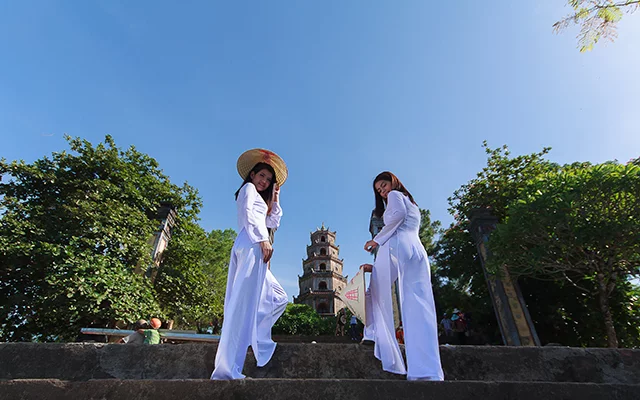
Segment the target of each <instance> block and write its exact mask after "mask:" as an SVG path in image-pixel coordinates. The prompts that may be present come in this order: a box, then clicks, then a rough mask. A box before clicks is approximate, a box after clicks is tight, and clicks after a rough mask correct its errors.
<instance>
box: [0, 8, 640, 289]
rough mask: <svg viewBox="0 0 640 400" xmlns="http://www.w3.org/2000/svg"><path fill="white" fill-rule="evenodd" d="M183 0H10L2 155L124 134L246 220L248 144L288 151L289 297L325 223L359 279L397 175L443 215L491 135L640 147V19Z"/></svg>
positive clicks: (599, 156)
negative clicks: (607, 21) (597, 40)
mask: <svg viewBox="0 0 640 400" xmlns="http://www.w3.org/2000/svg"><path fill="white" fill-rule="evenodd" d="M184 3H185V4H180V5H178V3H176V2H168V1H153V2H151V1H136V2H125V1H115V0H111V1H91V2H80V1H53V0H48V1H44V0H42V1H35V0H34V1H22V2H18V1H5V2H2V3H0V57H1V59H2V62H1V63H0V139H1V142H0V143H2V144H1V147H0V149H1V151H0V156H2V157H5V158H7V159H9V160H12V159H24V160H26V161H33V160H35V159H37V158H40V157H42V156H44V155H49V154H50V153H52V152H54V151H60V150H64V149H67V145H66V143H65V141H64V139H63V135H64V133H68V134H70V135H72V136H80V137H83V138H86V139H88V140H90V141H92V142H94V143H97V142H99V141H101V140H103V138H104V136H105V135H106V134H110V135H112V136H113V137H114V138H115V140H116V143H117V144H118V145H119V146H121V147H128V146H129V145H135V146H136V148H138V149H139V150H140V151H143V152H145V153H148V154H150V155H151V156H153V157H155V158H156V159H157V160H158V161H159V162H160V165H161V167H162V168H163V169H164V172H165V173H166V174H167V175H169V176H170V177H171V179H172V180H173V181H174V182H175V183H177V184H181V183H182V182H184V181H188V182H189V183H190V184H191V185H193V186H195V187H196V188H198V189H199V191H200V194H201V196H202V198H203V201H204V209H203V211H202V213H201V218H202V221H201V224H202V225H203V227H205V228H206V229H207V230H211V229H225V228H234V229H235V228H236V216H235V204H234V201H233V193H234V192H235V190H236V189H237V188H238V185H239V184H240V178H239V177H238V176H237V172H236V169H235V162H236V159H237V157H238V155H240V154H241V153H242V152H243V151H244V150H246V149H249V148H254V147H264V148H268V149H271V150H273V151H276V152H277V153H279V154H280V155H281V156H282V157H283V158H284V159H285V161H286V162H287V163H288V166H289V171H290V176H289V180H288V181H287V183H286V185H285V186H284V187H283V189H282V205H283V208H284V211H285V215H284V218H283V221H282V227H281V229H280V230H279V231H278V234H277V237H276V244H275V253H274V258H273V262H272V264H273V271H274V273H275V274H276V276H277V277H278V279H279V280H280V281H281V282H282V283H283V286H284V287H285V289H286V290H287V292H288V293H289V295H290V297H291V296H292V295H297V294H298V287H297V275H298V274H301V273H302V264H301V261H302V258H303V257H304V256H305V246H306V245H307V244H308V243H309V233H310V231H312V230H315V228H316V227H319V226H320V225H321V224H322V222H324V223H325V224H326V225H328V226H329V227H330V228H331V229H332V230H336V231H337V233H338V243H339V244H340V249H341V256H342V257H343V258H344V260H345V273H346V274H349V275H353V273H355V271H356V270H357V266H358V265H359V264H361V263H363V262H367V261H369V260H370V258H369V257H368V256H367V254H366V253H365V252H364V251H363V250H362V246H363V244H364V242H365V241H366V240H367V239H368V238H369V233H368V231H367V227H368V222H369V215H370V212H371V209H372V208H373V193H372V189H371V181H372V179H373V178H374V176H375V175H376V174H377V173H378V172H380V171H383V170H391V171H393V172H394V173H396V174H397V175H398V176H399V177H400V179H401V180H402V181H403V182H404V183H405V185H406V186H407V187H408V188H409V190H410V191H411V192H412V193H413V195H414V197H415V198H416V200H417V202H418V204H419V205H420V206H421V207H422V208H427V209H430V210H431V211H432V214H433V216H434V217H435V218H436V219H440V220H442V221H443V222H444V223H445V225H446V224H448V223H449V222H450V221H451V217H450V216H449V215H448V214H447V197H448V196H450V195H451V194H452V192H453V191H454V190H455V189H456V188H458V187H459V186H460V185H462V184H463V183H465V182H467V181H468V180H469V179H471V178H473V177H474V176H475V174H476V172H478V171H479V170H480V169H481V168H482V167H483V166H484V162H485V159H486V158H485V154H484V153H483V150H482V148H481V143H482V141H483V140H485V139H486V140H488V141H489V144H490V145H491V146H494V147H497V146H500V145H502V144H508V145H509V146H510V148H511V150H512V152H513V153H515V154H521V153H530V152H534V151H538V150H540V149H541V148H542V147H544V146H551V147H553V150H552V152H551V154H550V157H549V158H550V159H552V160H554V161H557V162H560V163H564V162H573V161H578V160H580V161H584V160H586V161H592V162H602V161H605V160H610V159H618V160H621V161H627V160H629V159H630V158H632V157H637V156H638V155H640V134H639V132H638V127H639V126H640V112H638V110H639V109H640V96H639V93H640V81H639V80H638V79H637V75H638V67H639V66H640V51H638V48H640V24H639V23H638V22H639V21H640V16H639V15H638V14H634V15H630V16H625V18H624V20H623V21H622V23H621V24H620V30H619V38H618V39H617V41H616V42H615V43H613V44H606V45H598V46H597V47H596V49H595V50H594V51H593V52H590V53H586V54H580V53H579V52H578V51H577V49H576V40H575V35H576V34H577V29H576V28H572V29H570V30H568V31H567V32H565V33H564V34H562V35H555V34H553V32H552V29H551V25H552V24H553V23H554V22H555V21H557V20H558V19H560V18H561V17H562V16H563V15H565V14H566V13H568V12H569V9H568V8H567V7H566V6H565V5H564V4H565V2H563V1H551V0H544V1H527V2H514V1H494V2H490V3H487V2H483V3H479V2H473V1H462V2H448V3H447V5H444V4H436V3H433V2H427V1H402V2H392V1H364V0H362V1H349V2H339V1H323V2H320V1H308V0H296V1H289V2H285V1H280V0H274V1H268V2H259V1H252V2H249V1H233V2H231V1H229V2H219V1H191V2H184ZM639 14H640V13H639Z"/></svg>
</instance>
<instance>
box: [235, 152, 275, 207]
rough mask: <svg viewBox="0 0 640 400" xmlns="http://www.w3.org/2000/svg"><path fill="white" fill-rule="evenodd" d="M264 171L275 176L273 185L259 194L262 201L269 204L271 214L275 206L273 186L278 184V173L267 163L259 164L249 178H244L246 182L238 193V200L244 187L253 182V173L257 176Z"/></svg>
mask: <svg viewBox="0 0 640 400" xmlns="http://www.w3.org/2000/svg"><path fill="white" fill-rule="evenodd" d="M263 169H266V170H267V171H269V172H271V174H272V175H273V179H271V184H270V185H269V187H268V188H266V189H265V190H263V191H262V192H258V193H260V196H262V200H264V202H265V203H267V207H269V213H270V212H271V205H272V204H273V185H275V183H276V171H275V170H274V169H273V167H272V166H271V165H269V164H267V163H263V162H259V163H257V164H256V165H254V166H253V168H252V169H251V171H250V172H249V173H248V174H247V177H246V178H244V182H242V185H240V187H239V188H238V190H237V191H236V200H238V194H239V193H240V190H241V189H242V187H243V186H244V185H246V184H247V183H249V182H251V172H253V173H254V174H257V173H258V172H260V171H262V170H263Z"/></svg>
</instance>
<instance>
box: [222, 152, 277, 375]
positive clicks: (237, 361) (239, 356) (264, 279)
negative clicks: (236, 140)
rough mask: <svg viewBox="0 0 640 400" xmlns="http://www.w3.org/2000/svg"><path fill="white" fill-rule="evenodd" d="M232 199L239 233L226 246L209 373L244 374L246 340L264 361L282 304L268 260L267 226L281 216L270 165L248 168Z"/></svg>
mask: <svg viewBox="0 0 640 400" xmlns="http://www.w3.org/2000/svg"><path fill="white" fill-rule="evenodd" d="M272 154H273V153H272ZM243 156H244V155H243ZM241 157H242V156H241ZM276 157H277V156H276ZM239 163H240V161H239ZM285 168H286V167H285ZM239 170H240V168H239ZM269 203H270V204H271V207H270V206H269ZM236 205H237V209H238V230H239V233H238V236H237V238H236V240H235V242H234V244H233V248H232V250H231V260H230V263H229V274H228V277H227V292H226V295H225V303H224V321H223V323H222V332H221V336H220V342H219V343H218V351H217V353H216V360H215V369H214V371H213V373H212V374H211V379H242V378H244V377H245V376H244V375H243V374H242V369H243V366H244V361H245V358H246V355H247V349H248V347H249V346H251V348H252V349H253V353H254V355H255V357H256V360H257V363H258V366H259V367H262V366H264V365H266V364H267V363H268V362H269V360H270V359H271V356H272V355H273V353H274V351H275V347H276V343H274V342H273V340H272V339H271V328H272V326H273V325H274V324H275V322H276V321H277V319H278V318H279V317H280V316H281V315H282V313H283V312H284V310H285V307H286V305H287V295H286V293H285V292H284V290H283V289H282V286H280V284H279V283H278V281H277V280H276V279H275V277H274V276H273V274H272V273H271V271H270V270H269V264H268V263H269V259H270V258H271V255H272V253H273V249H272V247H271V244H270V241H269V233H268V230H267V228H277V227H278V226H279V224H280V218H281V216H282V209H281V208H280V205H279V186H278V185H277V183H276V172H275V171H274V168H273V167H272V166H271V165H269V164H267V163H264V162H261V163H258V164H256V165H255V166H254V167H253V168H252V169H251V171H250V173H249V174H248V175H247V176H246V178H245V181H244V182H243V184H242V186H241V187H240V189H239V190H238V192H236ZM269 208H271V211H270V212H269Z"/></svg>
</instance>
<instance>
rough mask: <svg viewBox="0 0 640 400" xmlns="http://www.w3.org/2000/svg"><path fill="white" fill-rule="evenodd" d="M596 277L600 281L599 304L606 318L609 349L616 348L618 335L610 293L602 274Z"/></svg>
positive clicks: (605, 324)
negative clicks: (612, 312)
mask: <svg viewBox="0 0 640 400" xmlns="http://www.w3.org/2000/svg"><path fill="white" fill-rule="evenodd" d="M596 277H597V279H598V302H599V303H600V311H601V312H602V316H603V317H604V326H605V331H606V332H607V347H613V348H616V347H618V335H617V334H616V328H615V327H614V326H613V317H612V316H611V308H610V307H609V291H608V290H607V284H606V283H605V281H604V276H602V273H597V274H596Z"/></svg>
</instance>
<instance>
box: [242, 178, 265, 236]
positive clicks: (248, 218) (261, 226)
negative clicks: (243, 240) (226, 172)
mask: <svg viewBox="0 0 640 400" xmlns="http://www.w3.org/2000/svg"><path fill="white" fill-rule="evenodd" d="M258 196H260V195H259V194H258V191H257V190H256V187H255V186H254V185H253V183H251V182H248V183H246V184H245V185H244V186H243V187H242V189H240V193H238V200H237V201H236V204H237V206H238V222H239V223H240V227H241V228H244V229H245V230H246V231H247V234H248V235H249V239H250V240H251V243H254V244H255V243H259V242H265V241H266V242H268V241H269V232H268V231H267V225H266V224H265V222H264V221H260V218H257V217H256V215H255V213H254V212H253V205H254V204H255V201H256V200H257V198H258Z"/></svg>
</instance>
